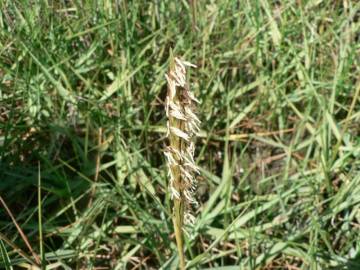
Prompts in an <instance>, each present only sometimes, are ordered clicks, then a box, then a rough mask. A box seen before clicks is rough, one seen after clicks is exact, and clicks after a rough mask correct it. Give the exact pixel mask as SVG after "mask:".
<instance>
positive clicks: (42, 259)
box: [38, 162, 45, 270]
mask: <svg viewBox="0 0 360 270" xmlns="http://www.w3.org/2000/svg"><path fill="white" fill-rule="evenodd" d="M40 170H41V167H40V162H38V223H39V246H40V258H41V269H42V270H43V269H45V255H44V244H43V229H42V203H41V172H40Z"/></svg>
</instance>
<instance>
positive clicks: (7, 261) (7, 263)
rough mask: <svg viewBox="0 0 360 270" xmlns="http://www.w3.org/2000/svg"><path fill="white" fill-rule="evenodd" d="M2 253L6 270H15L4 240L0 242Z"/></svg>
mask: <svg viewBox="0 0 360 270" xmlns="http://www.w3.org/2000/svg"><path fill="white" fill-rule="evenodd" d="M0 252H1V257H2V266H3V267H5V270H13V268H12V266H11V261H10V258H9V255H8V254H7V251H6V248H5V245H4V242H3V241H2V240H0ZM0 266H1V264H0Z"/></svg>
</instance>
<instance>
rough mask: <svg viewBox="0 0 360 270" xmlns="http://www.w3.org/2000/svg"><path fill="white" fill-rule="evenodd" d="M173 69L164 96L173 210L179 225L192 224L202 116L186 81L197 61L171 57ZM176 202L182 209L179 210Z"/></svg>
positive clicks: (167, 78)
mask: <svg viewBox="0 0 360 270" xmlns="http://www.w3.org/2000/svg"><path fill="white" fill-rule="evenodd" d="M170 62H171V63H170V70H169V72H168V74H166V75H165V77H166V80H167V83H168V92H167V97H166V100H165V111H166V116H167V117H168V121H167V137H168V139H169V142H170V144H169V145H168V146H167V147H166V149H165V153H164V154H165V157H166V160H167V165H168V169H169V173H168V175H169V178H170V179H169V186H170V187H169V188H170V192H171V198H172V199H173V200H175V207H174V212H176V211H178V212H180V213H175V215H176V214H179V215H180V217H178V218H180V219H181V220H180V221H179V224H178V225H180V226H182V225H183V223H185V224H188V223H190V224H193V223H194V220H195V218H194V217H193V216H192V215H191V213H190V212H191V211H190V210H191V205H192V204H193V205H197V201H196V200H195V198H194V193H195V190H196V184H197V183H196V179H195V177H194V175H195V174H197V173H199V169H198V168H197V166H196V164H195V162H194V151H195V144H194V141H193V139H194V137H195V135H196V133H197V132H198V131H199V130H200V128H199V125H200V120H199V119H198V117H197V116H196V115H195V113H194V109H195V104H196V103H199V100H197V99H196V98H195V96H194V94H193V93H192V92H190V89H189V85H188V83H187V81H186V70H187V68H189V67H196V66H195V65H193V64H191V63H189V62H186V61H183V60H181V59H179V58H176V57H175V58H174V59H171V60H170ZM176 202H177V203H178V204H180V206H179V207H178V208H179V209H180V210H176V209H175V208H176Z"/></svg>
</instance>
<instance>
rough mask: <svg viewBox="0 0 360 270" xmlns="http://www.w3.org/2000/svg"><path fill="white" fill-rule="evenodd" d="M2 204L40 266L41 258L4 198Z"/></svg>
mask: <svg viewBox="0 0 360 270" xmlns="http://www.w3.org/2000/svg"><path fill="white" fill-rule="evenodd" d="M0 202H1V204H2V205H3V207H4V208H5V210H6V212H7V213H8V215H9V216H10V218H11V220H12V222H13V223H14V225H15V227H16V229H17V230H18V232H19V234H20V236H21V238H22V239H23V241H24V242H25V244H26V246H27V248H28V249H29V250H30V252H31V254H32V255H33V257H34V259H35V262H36V264H37V265H38V266H39V265H40V258H39V256H38V255H37V254H36V253H35V252H34V250H33V249H32V247H31V245H30V242H29V240H28V238H27V237H26V235H25V234H24V232H23V230H22V229H21V228H20V226H19V224H18V223H17V222H16V219H15V218H14V216H13V214H12V213H11V211H10V209H9V208H8V207H7V205H6V203H5V201H4V200H3V198H2V197H1V196H0Z"/></svg>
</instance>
